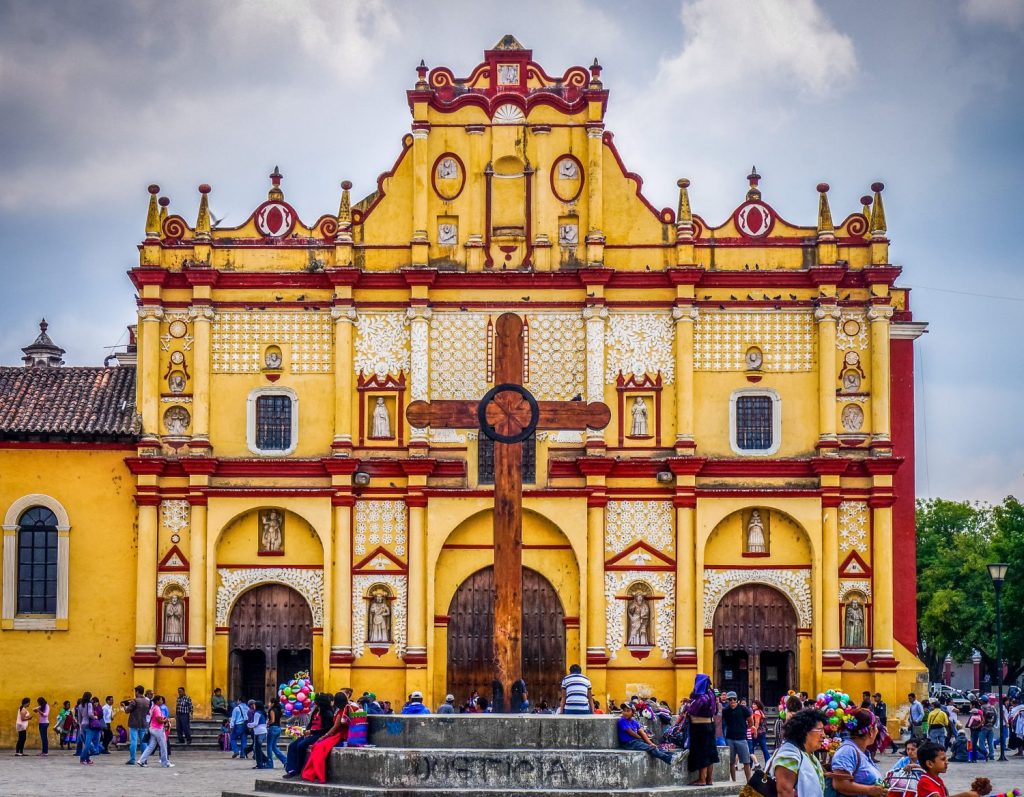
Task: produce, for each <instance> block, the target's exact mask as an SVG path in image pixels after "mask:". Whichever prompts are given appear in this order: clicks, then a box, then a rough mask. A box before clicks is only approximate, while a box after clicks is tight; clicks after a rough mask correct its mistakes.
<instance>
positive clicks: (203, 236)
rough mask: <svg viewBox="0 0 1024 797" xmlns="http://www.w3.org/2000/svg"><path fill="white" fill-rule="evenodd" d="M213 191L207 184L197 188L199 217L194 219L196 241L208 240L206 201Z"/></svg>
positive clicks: (207, 201) (208, 201) (207, 209)
mask: <svg viewBox="0 0 1024 797" xmlns="http://www.w3.org/2000/svg"><path fill="white" fill-rule="evenodd" d="M212 190H213V189H212V188H210V186H209V185H208V184H207V183H203V184H202V185H200V186H199V194H200V196H199V216H198V217H197V218H196V240H197V241H209V240H210V200H209V199H207V196H208V195H209V193H210V191H212Z"/></svg>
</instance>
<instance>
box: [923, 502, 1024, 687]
mask: <svg viewBox="0 0 1024 797" xmlns="http://www.w3.org/2000/svg"><path fill="white" fill-rule="evenodd" d="M990 562H1006V563H1008V564H1009V565H1010V569H1009V571H1008V573H1007V578H1006V582H1005V583H1004V585H1003V592H1002V623H1003V659H1004V660H1005V661H1006V662H1007V664H1008V672H1007V678H1006V680H1007V681H1012V680H1014V679H1016V677H1017V676H1018V675H1020V674H1021V672H1024V614H1022V612H1021V611H1020V607H1021V606H1024V506H1022V505H1021V504H1020V502H1019V501H1017V499H1016V498H1014V497H1012V496H1010V497H1008V498H1006V499H1005V500H1004V501H1003V503H1002V504H1000V505H998V506H988V505H984V504H978V503H969V502H961V501H946V500H943V499H932V500H928V501H924V500H922V501H918V504H917V622H918V637H919V639H920V640H921V656H922V658H923V659H924V661H925V663H926V664H927V665H928V669H929V671H930V672H931V675H932V678H933V680H939V679H940V677H941V672H942V662H943V660H944V659H945V657H946V655H947V654H950V655H952V656H953V658H954V659H957V660H960V661H964V660H970V658H971V656H972V654H973V653H974V651H975V650H977V651H978V652H979V653H980V654H981V656H982V665H983V667H984V668H985V669H986V671H988V673H989V674H990V675H991V677H992V682H993V683H995V680H996V639H995V630H996V628H995V591H994V590H993V587H992V579H991V578H990V576H989V573H988V569H987V567H986V565H988V564H989V563H990Z"/></svg>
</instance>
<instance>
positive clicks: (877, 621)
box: [870, 501, 895, 667]
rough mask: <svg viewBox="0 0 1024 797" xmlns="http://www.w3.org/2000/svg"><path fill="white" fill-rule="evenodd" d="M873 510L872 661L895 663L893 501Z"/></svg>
mask: <svg viewBox="0 0 1024 797" xmlns="http://www.w3.org/2000/svg"><path fill="white" fill-rule="evenodd" d="M881 503H882V504H884V505H876V506H874V507H873V508H872V510H871V523H872V528H871V576H872V577H871V587H872V597H871V619H872V626H873V631H872V635H871V662H870V663H871V665H872V666H874V667H886V666H890V667H891V666H895V661H894V658H893V656H894V654H893V606H892V570H893V569H892V560H893V550H892V503H891V501H883V502H881Z"/></svg>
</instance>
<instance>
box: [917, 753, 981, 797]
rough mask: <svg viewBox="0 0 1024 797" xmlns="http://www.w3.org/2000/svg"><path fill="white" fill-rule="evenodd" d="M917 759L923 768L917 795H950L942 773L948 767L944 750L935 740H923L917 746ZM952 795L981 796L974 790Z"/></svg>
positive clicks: (944, 796)
mask: <svg viewBox="0 0 1024 797" xmlns="http://www.w3.org/2000/svg"><path fill="white" fill-rule="evenodd" d="M917 761H918V763H919V764H920V765H921V769H923V770H924V774H923V775H921V779H920V780H919V781H918V782H917V797H950V795H949V792H948V791H947V790H946V784H945V783H943V781H942V777H941V775H942V773H943V772H945V771H946V769H947V768H948V766H949V765H948V763H947V761H946V751H945V750H944V749H943V748H942V745H939V744H936V743H935V742H925V743H924V744H922V745H921V746H920V747H918V748H917ZM953 797H981V796H980V795H979V794H978V792H976V791H964V792H960V793H959V794H954V795H953Z"/></svg>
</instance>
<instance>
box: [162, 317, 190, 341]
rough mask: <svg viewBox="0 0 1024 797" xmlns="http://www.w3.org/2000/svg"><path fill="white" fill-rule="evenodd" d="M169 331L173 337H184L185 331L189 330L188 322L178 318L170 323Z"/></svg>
mask: <svg viewBox="0 0 1024 797" xmlns="http://www.w3.org/2000/svg"><path fill="white" fill-rule="evenodd" d="M167 331H168V332H169V333H170V335H171V337H172V338H183V337H185V333H187V332H188V324H186V323H185V322H184V321H182V320H181V319H180V318H178V319H175V320H174V321H172V322H171V323H170V325H169V326H168V327H167Z"/></svg>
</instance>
